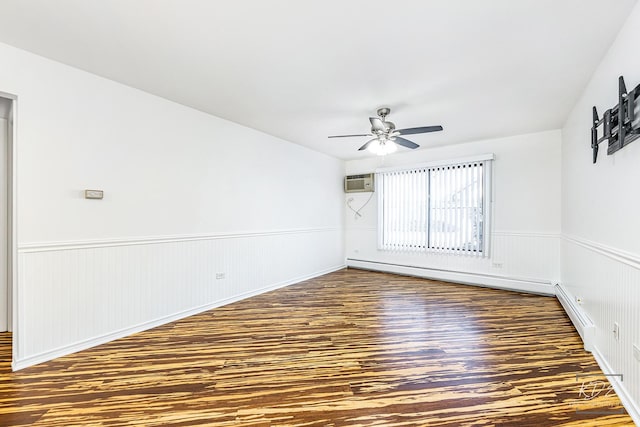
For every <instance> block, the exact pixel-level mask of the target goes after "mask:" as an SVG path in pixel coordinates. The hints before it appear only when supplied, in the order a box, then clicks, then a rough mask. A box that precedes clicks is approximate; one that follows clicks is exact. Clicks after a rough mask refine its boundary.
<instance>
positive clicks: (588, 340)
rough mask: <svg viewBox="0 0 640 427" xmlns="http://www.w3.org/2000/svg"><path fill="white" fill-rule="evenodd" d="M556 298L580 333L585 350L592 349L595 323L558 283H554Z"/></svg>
mask: <svg viewBox="0 0 640 427" xmlns="http://www.w3.org/2000/svg"><path fill="white" fill-rule="evenodd" d="M555 289H556V298H558V301H560V304H561V305H562V307H563V308H564V311H565V312H566V313H567V315H568V316H569V319H571V322H572V323H573V326H574V327H575V328H576V330H577V331H578V334H580V338H582V343H583V344H584V349H585V350H587V351H593V342H594V340H595V335H596V325H594V324H593V321H591V319H589V316H587V315H586V313H585V312H584V311H583V310H582V309H581V308H580V306H579V305H577V304H576V303H575V301H574V299H573V298H571V296H570V295H569V294H568V293H567V292H566V291H565V290H564V288H563V287H562V286H560V285H555Z"/></svg>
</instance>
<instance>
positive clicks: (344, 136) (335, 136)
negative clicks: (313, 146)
mask: <svg viewBox="0 0 640 427" xmlns="http://www.w3.org/2000/svg"><path fill="white" fill-rule="evenodd" d="M355 136H373V135H371V134H370V133H362V134H358V135H331V136H329V137H327V138H351V137H355Z"/></svg>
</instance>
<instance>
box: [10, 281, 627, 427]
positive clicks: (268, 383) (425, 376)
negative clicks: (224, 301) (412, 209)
mask: <svg viewBox="0 0 640 427" xmlns="http://www.w3.org/2000/svg"><path fill="white" fill-rule="evenodd" d="M114 309H116V308H114ZM0 337H1V338H0V426H23V425H34V426H55V427H69V426H196V425H205V426H256V427H257V426H493V425H500V426H519V427H521V426H623V425H633V423H632V421H631V419H630V418H629V417H628V416H627V415H625V414H616V413H614V412H615V411H616V410H619V409H620V408H621V406H620V402H619V400H618V398H617V397H616V396H615V394H612V393H610V394H609V395H608V396H604V394H605V393H601V394H600V395H598V396H595V397H593V398H592V399H591V400H586V399H585V398H584V395H583V396H581V395H580V391H581V385H582V379H580V378H578V379H577V378H576V375H583V374H588V375H590V376H591V377H589V380H591V379H592V378H601V375H602V373H601V372H600V370H599V368H598V366H597V364H596V362H595V361H594V359H593V357H592V356H591V354H589V353H587V352H585V351H584V350H583V349H582V343H581V341H580V339H579V337H578V335H577V334H576V333H575V331H574V330H573V328H572V326H571V324H570V322H569V320H568V318H567V317H566V316H565V314H564V312H563V311H562V309H561V307H560V306H559V304H558V303H557V301H556V300H555V299H553V298H549V297H541V296H534V295H527V294H518V293H513V292H506V291H500V290H494V289H484V288H477V287H472V286H465V285H454V284H449V283H443V282H437V281H429V280H424V279H417V278H411V277H402V276H396V275H391V274H384V273H374V272H366V271H359V270H352V269H348V270H342V271H339V272H336V273H332V274H329V275H326V276H322V277H320V278H317V279H314V280H310V281H306V282H303V283H300V284H297V285H295V286H290V287H287V288H283V289H280V290H277V291H274V292H270V293H267V294H263V295H260V296H257V297H254V298H251V299H248V300H244V301H241V302H238V303H235V304H231V305H228V306H225V307H221V308H217V309H214V310H210V311H208V312H206V313H203V314H200V315H197V316H192V317H190V318H187V319H184V320H181V321H178V322H174V323H171V324H167V325H164V326H161V327H158V328H155V329H153V330H149V331H146V332H142V333H139V334H136V335H133V336H130V337H127V338H124V339H120V340H117V341H113V342H111V343H108V344H105V345H101V346H99V347H95V348H93V349H90V350H87V351H83V352H80V353H76V354H74V355H71V356H67V357H63V358H60V359H57V360H55V361H52V362H49V363H45V364H41V365H39V366H35V367H32V368H28V369H25V370H23V371H19V372H16V373H11V372H10V367H9V359H10V344H9V340H10V336H9V334H0ZM604 381H606V378H605V379H604ZM604 385H605V386H606V383H605V384H604ZM585 390H586V392H588V394H589V397H591V395H592V394H593V393H592V392H593V390H594V389H593V388H591V386H589V388H588V389H583V390H582V391H583V392H584V391H585Z"/></svg>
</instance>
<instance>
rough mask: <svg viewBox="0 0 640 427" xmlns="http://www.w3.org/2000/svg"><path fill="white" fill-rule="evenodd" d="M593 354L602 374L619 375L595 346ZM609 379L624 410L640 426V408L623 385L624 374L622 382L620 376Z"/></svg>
mask: <svg viewBox="0 0 640 427" xmlns="http://www.w3.org/2000/svg"><path fill="white" fill-rule="evenodd" d="M592 354H593V356H594V357H595V359H596V362H598V365H599V366H600V369H602V372H603V373H604V374H618V373H619V372H615V371H614V370H613V369H611V365H609V362H608V361H607V359H606V358H605V357H604V356H603V355H602V353H601V352H600V350H598V347H597V346H595V345H594V346H593V351H592ZM608 379H609V382H610V383H611V385H612V386H613V389H614V390H615V392H616V394H617V395H618V397H619V398H620V401H621V402H622V405H623V406H624V409H626V410H627V413H628V414H629V416H630V417H631V419H632V420H633V422H634V423H635V424H636V425H638V426H640V407H639V406H638V404H637V403H636V402H635V401H634V400H633V398H632V397H631V396H630V395H629V392H628V391H627V388H626V387H625V386H624V384H623V381H624V373H622V381H621V380H620V378H619V377H618V376H609V377H608Z"/></svg>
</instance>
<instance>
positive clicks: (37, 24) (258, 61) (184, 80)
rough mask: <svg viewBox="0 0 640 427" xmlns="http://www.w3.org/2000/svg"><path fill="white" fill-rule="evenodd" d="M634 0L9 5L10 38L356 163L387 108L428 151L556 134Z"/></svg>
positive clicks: (4, 5)
mask: <svg viewBox="0 0 640 427" xmlns="http://www.w3.org/2000/svg"><path fill="white" fill-rule="evenodd" d="M634 4H635V0H517V1H515V0H446V1H445V0H437V1H436V0H415V1H407V0H396V1H380V0H366V1H365V0H348V1H347V0H322V1H313V2H312V1H301V0H269V1H265V0H236V1H217V0H162V1H161V0H103V1H87V0H56V1H50V0H2V1H1V2H0V41H2V42H5V43H7V44H10V45H13V46H17V47H20V48H22V49H25V50H28V51H31V52H35V53H37V54H40V55H43V56H46V57H49V58H52V59H54V60H57V61H60V62H63V63H66V64H70V65H73V66H75V67H78V68H81V69H84V70H87V71H90V72H92V73H95V74H98V75H101V76H104V77H107V78H110V79H113V80H116V81H119V82H122V83H125V84H127V85H130V86H133V87H136V88H139V89H142V90H145V91H147V92H150V93H153V94H156V95H159V96H162V97H165V98H167V99H171V100H173V101H176V102H179V103H181V104H184V105H188V106H191V107H194V108H197V109H199V110H202V111H205V112H208V113H211V114H214V115H216V116H219V117H223V118H226V119H228V120H231V121H234V122H237V123H240V124H243V125H246V126H249V127H252V128H255V129H259V130H261V131H264V132H266V133H269V134H272V135H275V136H278V137H280V138H283V139H286V140H288V141H291V142H295V143H298V144H302V145H305V146H308V147H311V148H313V149H315V150H318V151H321V152H324V153H327V154H330V155H333V156H336V157H340V158H343V159H350V158H357V157H361V156H366V155H367V154H363V153H361V152H357V148H358V147H359V146H360V145H362V144H363V143H364V142H365V141H366V138H352V139H327V136H328V135H334V134H342V133H367V132H368V131H369V122H368V117H369V116H371V115H375V109H376V108H377V107H379V106H390V107H391V108H392V113H391V115H390V117H389V119H390V120H392V121H394V122H395V123H396V125H397V126H398V127H399V128H403V127H416V126H425V125H435V124H442V125H443V126H444V128H445V130H444V132H440V133H436V134H424V135H415V136H412V137H410V139H412V140H414V141H415V142H416V143H418V144H420V145H421V146H422V147H421V148H423V147H433V146H437V145H443V144H452V143H458V142H464V141H472V140H477V139H483V138H491V137H500V136H507V135H514V134H522V133H527V132H534V131H541V130H547V129H557V128H559V127H560V126H562V124H563V122H564V120H565V118H566V117H567V115H568V113H569V112H570V109H571V107H572V106H573V105H574V103H575V102H576V101H577V98H578V96H579V94H580V93H581V90H582V88H583V87H584V86H585V85H586V83H587V81H588V79H589V77H590V76H591V74H592V73H593V71H594V70H595V67H596V66H597V64H598V63H599V62H600V60H601V59H602V57H603V55H604V53H605V52H606V50H607V48H608V46H609V45H610V44H611V42H612V41H613V39H614V38H615V35H616V34H617V30H618V29H619V27H620V25H621V24H622V23H623V22H624V19H625V18H626V15H627V13H628V12H629V11H630V10H631V9H632V8H633V6H634ZM3 66H4V65H3ZM585 120H586V121H585V126H589V123H588V120H589V118H586V119H585ZM402 150H405V149H402Z"/></svg>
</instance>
